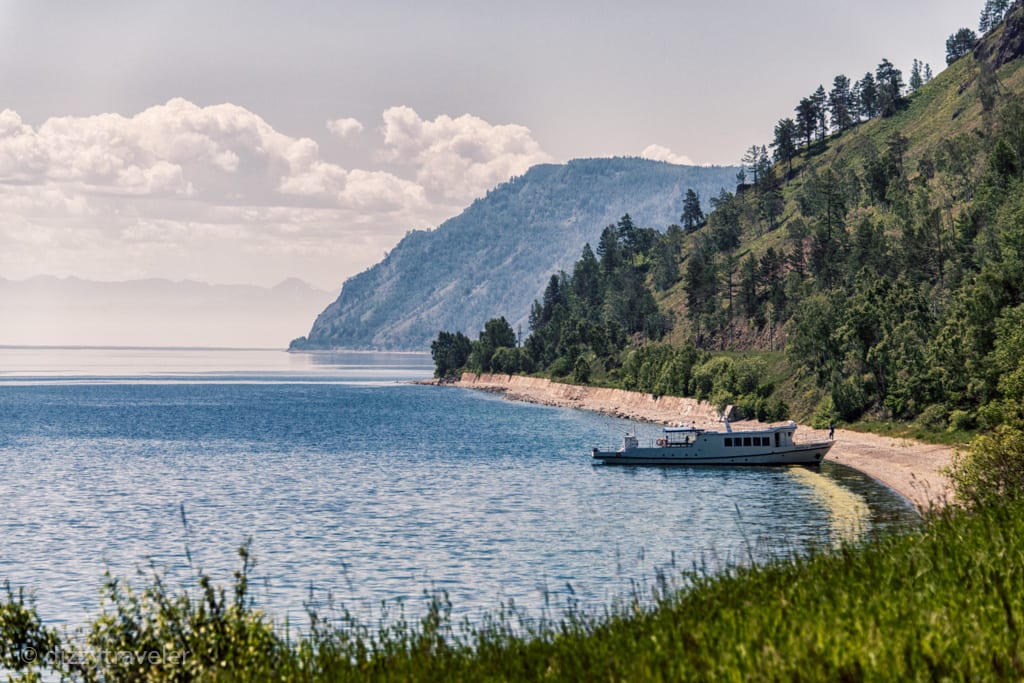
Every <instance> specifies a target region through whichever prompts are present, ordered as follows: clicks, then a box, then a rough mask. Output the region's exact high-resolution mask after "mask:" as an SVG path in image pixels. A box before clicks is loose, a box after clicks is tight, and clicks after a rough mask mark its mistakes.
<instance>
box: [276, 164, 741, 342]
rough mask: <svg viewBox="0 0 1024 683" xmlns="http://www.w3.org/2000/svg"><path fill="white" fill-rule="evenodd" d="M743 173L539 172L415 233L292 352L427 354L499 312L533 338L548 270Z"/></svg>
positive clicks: (663, 221)
mask: <svg viewBox="0 0 1024 683" xmlns="http://www.w3.org/2000/svg"><path fill="white" fill-rule="evenodd" d="M737 171H738V168H736V167H708V168H705V167H692V166H677V165H673V164H667V163H664V162H658V161H650V160H646V159H638V158H614V159H578V160H574V161H570V162H569V163H567V164H558V165H556V164H545V165H540V166H535V167H533V168H531V169H530V170H529V171H527V173H526V174H525V175H523V176H521V177H518V178H514V179H512V180H511V181H509V182H508V183H505V184H502V185H500V186H498V187H496V188H494V189H493V190H491V191H490V192H488V193H487V196H485V197H483V198H481V199H478V200H476V201H475V202H473V204H472V205H471V206H469V207H468V208H467V209H466V210H465V211H463V213H462V214H460V215H459V216H456V217H454V218H452V219H450V220H448V221H446V222H444V223H443V224H442V225H440V226H439V227H438V228H437V229H436V230H432V231H412V232H410V233H409V234H407V235H406V236H405V238H404V239H403V240H402V241H401V242H400V243H399V244H398V245H397V246H396V247H395V248H394V249H393V250H392V251H391V252H390V253H389V254H388V256H387V257H386V258H385V259H384V260H383V261H382V262H380V263H378V264H377V265H375V266H373V267H372V268H370V269H368V270H366V271H364V272H363V273H360V274H359V275H356V276H355V277H352V278H350V279H349V280H348V281H346V282H345V284H344V286H343V288H342V292H341V295H340V296H339V297H338V299H337V301H335V302H334V303H333V304H331V305H330V306H329V307H328V308H327V309H326V310H325V311H324V312H323V313H321V314H320V316H319V317H318V318H317V319H316V322H315V323H314V325H313V327H312V330H311V331H310V333H309V335H308V337H302V338H300V339H297V340H295V342H293V343H292V348H351V349H397V350H417V351H423V350H426V349H427V348H428V347H429V346H430V341H431V340H432V339H433V338H434V337H435V336H436V335H437V332H438V330H442V329H463V330H480V329H482V327H483V324H484V322H485V321H486V320H487V319H488V318H489V317H491V316H492V315H494V314H495V313H496V312H497V313H499V314H501V315H505V316H506V317H507V318H508V319H509V320H510V321H512V323H513V325H515V326H517V327H518V326H519V325H522V327H523V330H524V332H525V329H526V326H527V318H528V314H529V311H530V304H531V302H532V301H533V299H535V298H536V297H537V296H539V295H540V294H541V292H542V291H543V289H544V286H545V284H546V283H547V281H548V278H549V277H550V275H551V273H552V272H554V271H558V270H561V269H564V268H569V267H571V265H572V263H573V262H574V261H575V259H576V258H577V257H578V256H579V253H580V249H581V248H582V247H583V245H584V244H585V243H587V242H590V243H592V244H593V243H596V241H597V239H598V237H599V235H600V234H601V230H602V228H603V227H604V226H606V225H608V224H609V223H614V222H615V221H617V220H618V219H619V218H620V217H621V216H622V215H623V214H624V213H627V212H628V213H630V214H631V215H632V216H633V219H634V221H635V222H636V223H637V224H638V225H642V226H647V225H650V226H652V227H658V228H661V229H664V228H665V227H666V226H668V225H669V224H671V223H675V222H677V221H679V217H680V214H681V212H682V210H683V199H684V197H685V195H686V192H687V190H688V189H691V188H692V189H693V190H695V191H696V192H697V193H698V194H699V195H700V196H701V197H702V198H708V197H712V196H715V195H717V194H719V192H720V191H721V190H722V189H724V188H732V187H733V186H734V185H735V177H736V172H737Z"/></svg>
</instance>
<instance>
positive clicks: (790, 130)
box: [772, 119, 800, 173]
mask: <svg viewBox="0 0 1024 683" xmlns="http://www.w3.org/2000/svg"><path fill="white" fill-rule="evenodd" d="M799 134H800V132H799V128H797V125H796V121H794V120H793V119H780V120H779V122H778V123H776V124H775V139H774V140H773V141H772V149H773V150H774V152H773V154H774V157H775V160H776V161H778V162H779V163H784V164H786V165H787V171H786V172H787V173H790V172H792V171H793V157H795V156H796V153H797V149H796V144H797V136H799Z"/></svg>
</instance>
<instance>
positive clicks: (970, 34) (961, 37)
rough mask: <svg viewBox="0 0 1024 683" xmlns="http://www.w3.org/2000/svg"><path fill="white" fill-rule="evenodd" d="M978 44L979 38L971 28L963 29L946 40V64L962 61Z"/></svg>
mask: <svg viewBox="0 0 1024 683" xmlns="http://www.w3.org/2000/svg"><path fill="white" fill-rule="evenodd" d="M977 44H978V36H977V34H975V33H974V31H972V30H971V29H969V28H962V29H960V30H959V31H957V32H956V33H954V34H953V35H951V36H950V37H949V38H947V39H946V64H952V63H953V62H955V61H956V60H958V59H960V58H961V57H963V56H964V55H966V54H967V53H969V52H970V51H971V50H973V49H974V46H975V45H977Z"/></svg>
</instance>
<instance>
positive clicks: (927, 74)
mask: <svg viewBox="0 0 1024 683" xmlns="http://www.w3.org/2000/svg"><path fill="white" fill-rule="evenodd" d="M932 78H934V75H933V74H932V65H931V64H925V65H924V82H925V83H931V82H932Z"/></svg>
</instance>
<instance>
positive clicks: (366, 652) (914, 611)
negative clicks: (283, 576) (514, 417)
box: [0, 504, 1024, 681]
mask: <svg viewBox="0 0 1024 683" xmlns="http://www.w3.org/2000/svg"><path fill="white" fill-rule="evenodd" d="M250 567H251V564H250V559H249V555H248V550H247V549H244V548H243V551H242V555H241V568H240V569H239V570H238V572H237V573H236V575H235V581H234V585H233V586H231V587H230V589H229V590H225V589H224V588H218V587H216V586H214V585H212V584H211V582H210V581H209V579H208V578H207V577H206V576H204V575H203V574H202V573H198V574H197V580H196V583H195V585H194V586H193V588H192V589H190V590H186V591H183V592H180V593H178V594H172V593H171V592H170V591H169V590H168V588H167V586H166V585H165V584H164V583H163V582H162V581H161V580H160V578H159V576H154V578H153V579H152V580H151V582H150V584H149V585H148V586H146V587H145V588H144V589H143V590H141V591H134V590H132V589H131V588H130V587H128V586H126V585H124V584H123V583H121V582H120V581H118V580H116V579H113V578H110V579H108V581H107V583H106V585H105V587H104V596H105V598H104V604H103V607H102V613H101V615H100V616H98V617H96V618H95V619H94V620H93V622H92V623H91V624H90V625H89V627H88V629H87V630H86V632H85V634H84V635H85V640H84V642H83V641H82V640H81V639H74V638H66V637H65V638H63V639H62V638H61V637H59V636H58V635H57V634H56V633H55V632H53V631H52V630H51V629H48V628H47V627H46V626H44V625H43V624H42V623H41V622H40V621H39V618H38V616H37V615H36V614H35V611H34V609H33V607H32V605H31V603H30V602H29V601H27V600H25V599H24V598H23V597H22V596H21V595H20V594H16V593H14V592H11V591H9V592H8V594H7V598H6V601H5V602H3V603H0V636H2V637H3V648H2V649H0V655H2V657H3V660H2V661H3V666H5V667H6V668H7V669H8V670H10V671H12V672H13V673H12V675H15V676H25V677H27V678H26V680H32V678H33V677H34V676H38V674H39V672H40V671H44V670H47V669H48V670H50V671H53V672H56V673H57V674H59V675H61V676H63V677H65V678H67V679H69V680H80V681H112V680H117V681H121V680H174V681H184V680H295V681H317V680H332V681H345V680H381V681H390V680H430V681H437V680H472V681H488V680H539V679H545V680H629V681H641V680H726V681H741V680H743V681H747V680H754V681H757V680H778V679H787V680H937V679H945V678H949V679H952V680H957V679H978V680H1020V679H1021V678H1024V631H1022V630H1024V504H1012V505H1006V506H999V507H980V508H976V509H974V510H970V511H965V510H960V509H953V508H951V509H947V510H945V511H942V512H939V513H935V514H934V515H933V516H932V517H931V518H930V519H929V520H928V522H927V524H925V525H924V526H922V527H921V529H920V530H918V531H915V532H913V533H908V534H903V535H894V536H890V537H886V538H876V539H872V540H869V541H867V542H864V543H862V544H859V545H846V546H843V547H841V548H839V549H838V550H834V551H824V550H823V551H820V552H816V553H813V554H811V555H809V556H803V557H797V556H794V557H790V558H786V559H781V560H777V561H773V562H770V563H768V564H765V565H761V566H742V567H740V566H737V567H732V568H728V569H725V570H724V571H720V572H718V573H717V574H714V575H709V574H707V573H705V572H702V571H693V572H690V573H689V574H687V575H686V576H684V577H681V580H682V583H681V584H680V585H685V586H686V587H685V588H682V589H677V588H674V587H673V585H674V583H673V581H672V580H670V579H671V577H664V576H663V577H661V579H660V580H659V581H657V582H656V585H655V586H654V590H653V596H650V597H649V596H643V599H640V596H634V599H633V600H627V601H625V602H624V603H622V604H620V605H618V606H617V607H615V608H610V609H609V610H608V611H607V612H606V613H605V614H602V615H599V616H593V615H587V614H583V613H581V612H579V611H578V610H575V609H574V608H573V607H572V605H571V604H570V605H569V607H568V608H566V609H565V611H564V612H563V613H562V614H560V615H559V616H557V617H551V618H546V619H543V620H541V621H539V622H538V621H528V620H526V619H523V618H521V615H520V614H519V612H518V611H517V610H516V608H515V606H514V605H509V606H507V607H505V608H504V609H502V610H500V611H498V612H496V613H493V614H491V615H489V616H487V617H485V618H484V619H483V620H482V621H480V622H477V623H475V624H470V623H468V622H466V621H463V622H460V623H455V622H453V619H452V610H451V605H450V604H449V603H448V601H447V599H446V598H445V596H444V595H443V594H434V595H431V596H428V597H429V605H428V608H427V610H426V613H425V614H424V616H422V617H421V618H419V619H415V620H409V619H407V618H406V617H405V615H404V613H403V611H402V608H401V605H398V606H396V611H395V612H394V613H392V614H385V615H383V616H382V617H381V619H380V620H379V622H378V623H376V624H372V625H371V624H367V623H363V622H360V621H359V620H357V619H356V618H354V617H352V616H351V615H349V614H347V613H344V612H341V613H340V614H329V615H323V614H318V613H317V612H316V610H315V609H313V608H312V607H310V608H309V619H310V621H309V624H308V626H307V627H305V628H304V629H303V632H302V634H301V635H299V636H289V634H288V632H287V630H286V629H282V628H280V627H278V628H275V627H274V624H273V623H272V622H271V620H270V619H269V618H268V617H267V616H266V615H264V614H263V613H261V612H260V611H259V610H258V609H257V608H256V606H255V605H253V604H252V602H251V599H250V597H249V584H248V572H249V569H250ZM651 598H653V602H652V600H651ZM30 649H34V651H35V655H34V658H33V660H32V661H28V660H27V659H26V658H25V656H24V653H26V652H28V651H29V650H30ZM125 653H130V654H131V656H126V655H125Z"/></svg>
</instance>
